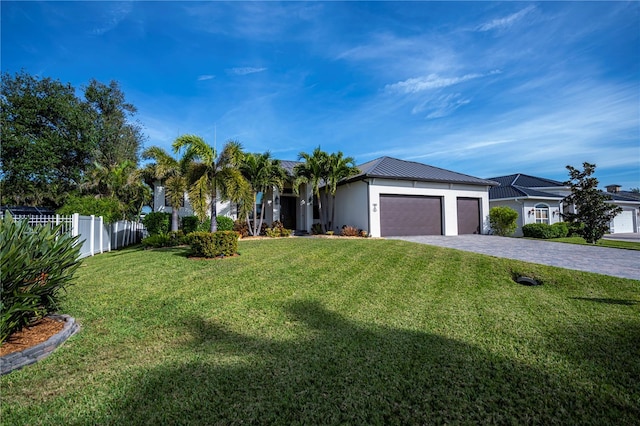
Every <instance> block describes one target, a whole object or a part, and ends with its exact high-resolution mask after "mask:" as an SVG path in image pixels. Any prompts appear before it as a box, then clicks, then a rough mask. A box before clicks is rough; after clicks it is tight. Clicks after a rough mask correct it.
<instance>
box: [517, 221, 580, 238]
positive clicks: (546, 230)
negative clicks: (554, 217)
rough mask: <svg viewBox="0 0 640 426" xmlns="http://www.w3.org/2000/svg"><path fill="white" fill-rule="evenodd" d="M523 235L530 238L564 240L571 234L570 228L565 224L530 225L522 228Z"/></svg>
mask: <svg viewBox="0 0 640 426" xmlns="http://www.w3.org/2000/svg"><path fill="white" fill-rule="evenodd" d="M522 234H523V235H524V236H525V237H528V238H542V239H549V238H563V237H566V236H567V235H568V234H569V226H568V225H567V224H566V223H564V222H559V223H554V224H553V225H548V224H546V223H530V224H528V225H524V226H523V227H522Z"/></svg>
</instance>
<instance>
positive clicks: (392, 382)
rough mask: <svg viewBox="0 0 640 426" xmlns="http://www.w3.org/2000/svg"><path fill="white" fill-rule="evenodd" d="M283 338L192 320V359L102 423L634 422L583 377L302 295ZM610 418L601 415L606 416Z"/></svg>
mask: <svg viewBox="0 0 640 426" xmlns="http://www.w3.org/2000/svg"><path fill="white" fill-rule="evenodd" d="M285 313H286V321H285V324H284V325H283V327H289V328H290V329H291V339H290V340H286V341H282V340H277V341H276V340H271V339H264V338H255V337H250V336H246V335H242V334H239V333H235V332H233V331H230V330H227V329H226V328H225V327H223V326H221V325H218V324H216V323H212V322H208V321H204V320H202V319H201V318H193V319H192V320H191V321H190V322H189V323H188V324H186V326H187V327H188V329H187V330H186V333H188V334H189V335H191V336H193V340H192V341H191V342H190V343H189V347H188V352H189V356H190V360H189V361H188V362H185V363H172V364H165V365H161V366H159V367H155V368H152V369H150V370H147V371H143V372H140V373H139V374H138V375H137V376H135V377H133V378H132V385H131V387H130V388H128V390H125V392H124V394H123V396H122V397H119V398H115V399H114V400H113V401H112V404H113V405H112V406H113V410H112V411H111V413H110V415H108V417H107V418H106V419H102V420H101V419H97V420H99V423H113V424H132V423H133V424H138V423H146V424H173V423H180V424H233V423H268V424H273V423H277V424H296V423H300V424H338V423H340V424H343V423H352V424H424V423H436V424H442V423H518V424H519V423H541V424H547V423H552V424H553V423H563V424H587V423H593V422H598V421H602V422H604V423H607V422H615V423H617V424H624V423H633V422H637V421H638V420H640V412H639V410H638V407H637V405H636V406H634V405H633V404H630V403H626V404H625V403H624V401H623V402H621V401H619V400H618V399H614V398H613V397H612V396H611V395H610V394H609V393H607V392H605V391H604V390H602V389H601V388H598V387H597V386H591V384H590V383H586V384H583V386H582V387H580V386H578V385H576V384H575V383H574V384H571V383H568V381H567V380H566V379H565V378H564V377H561V376H559V375H558V374H556V375H553V374H547V373H545V372H544V371H541V370H540V369H536V368H532V367H531V366H529V365H525V364H524V363H520V362H517V361H514V360H510V359H505V358H504V356H501V355H496V354H492V353H489V352H487V351H484V350H481V349H478V348H476V347H473V346H470V345H468V344H465V343H461V342H458V341H455V340H451V339H448V338H444V337H441V336H438V335H435V334H429V333H423V332H415V331H410V330H403V329H395V328H388V327H381V326H371V325H364V324H358V323H356V322H354V321H351V320H349V319H347V318H344V317H342V316H340V315H338V314H336V313H333V312H330V311H328V310H326V309H324V308H323V307H322V306H321V305H320V304H319V303H316V302H309V301H298V302H294V303H291V304H288V305H286V306H285ZM602 416H606V417H604V418H603V417H602Z"/></svg>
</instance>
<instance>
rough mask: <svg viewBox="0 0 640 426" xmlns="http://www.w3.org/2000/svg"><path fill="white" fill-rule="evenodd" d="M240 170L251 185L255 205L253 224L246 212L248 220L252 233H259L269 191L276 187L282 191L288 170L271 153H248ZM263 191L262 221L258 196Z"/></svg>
mask: <svg viewBox="0 0 640 426" xmlns="http://www.w3.org/2000/svg"><path fill="white" fill-rule="evenodd" d="M240 172H241V173H242V175H243V176H244V178H245V179H246V180H247V182H248V183H249V185H250V186H251V192H252V197H251V198H252V207H253V226H252V225H251V223H250V222H249V214H248V213H247V214H246V221H247V225H248V227H249V230H250V232H251V235H258V234H259V233H260V229H261V228H262V222H263V220H264V210H265V204H266V197H265V195H266V194H267V191H268V190H269V189H270V188H273V187H276V188H278V190H280V191H282V188H283V187H284V183H285V181H286V180H287V172H286V171H285V170H284V169H283V168H282V166H281V165H280V160H275V159H273V158H271V153H269V152H265V153H264V154H251V153H250V154H246V155H245V156H244V159H243V161H242V163H241V164H240ZM260 192H262V200H261V205H262V209H261V210H260V221H258V218H257V216H258V204H257V196H258V194H259V193H260Z"/></svg>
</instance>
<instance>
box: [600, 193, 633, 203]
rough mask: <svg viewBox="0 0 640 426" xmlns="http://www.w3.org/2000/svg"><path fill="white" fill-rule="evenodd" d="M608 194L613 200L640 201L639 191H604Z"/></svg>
mask: <svg viewBox="0 0 640 426" xmlns="http://www.w3.org/2000/svg"><path fill="white" fill-rule="evenodd" d="M605 194H607V195H610V196H611V198H612V199H613V200H614V201H634V202H640V193H638V192H631V191H620V192H605Z"/></svg>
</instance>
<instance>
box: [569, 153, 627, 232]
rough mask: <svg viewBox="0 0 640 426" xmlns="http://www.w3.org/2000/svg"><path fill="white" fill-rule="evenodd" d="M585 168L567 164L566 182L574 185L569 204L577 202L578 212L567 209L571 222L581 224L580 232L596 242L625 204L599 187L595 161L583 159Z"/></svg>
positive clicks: (576, 208) (575, 204) (571, 185)
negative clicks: (612, 199) (612, 198)
mask: <svg viewBox="0 0 640 426" xmlns="http://www.w3.org/2000/svg"><path fill="white" fill-rule="evenodd" d="M582 166H583V170H582V171H581V170H578V169H576V168H575V167H572V166H567V170H569V178H570V179H569V180H568V181H566V182H565V183H564V184H565V185H568V186H570V187H571V195H569V196H567V197H565V199H564V201H565V203H567V204H572V205H574V206H575V210H576V212H575V213H564V215H563V216H564V218H565V219H566V220H567V221H569V222H574V223H577V224H580V228H579V231H578V232H579V233H580V235H581V236H582V238H584V239H585V241H587V242H588V243H591V244H595V243H596V242H598V240H599V239H601V238H602V236H603V235H604V234H605V233H606V232H607V231H608V230H609V223H610V222H611V220H613V218H614V217H616V215H618V214H619V213H621V212H622V208H620V207H618V206H615V205H613V204H611V203H608V202H607V201H610V200H611V197H610V196H609V195H608V194H606V193H604V192H602V191H600V190H599V189H598V179H596V178H595V177H592V176H591V175H593V174H594V173H595V170H596V165H595V164H590V163H587V162H584V163H582Z"/></svg>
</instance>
